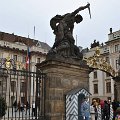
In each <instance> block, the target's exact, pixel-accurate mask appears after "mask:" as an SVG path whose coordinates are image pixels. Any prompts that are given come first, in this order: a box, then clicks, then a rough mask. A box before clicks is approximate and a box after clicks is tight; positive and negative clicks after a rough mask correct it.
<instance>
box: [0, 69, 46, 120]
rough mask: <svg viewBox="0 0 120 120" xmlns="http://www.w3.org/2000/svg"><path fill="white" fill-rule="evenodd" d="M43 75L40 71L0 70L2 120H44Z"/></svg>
mask: <svg viewBox="0 0 120 120" xmlns="http://www.w3.org/2000/svg"><path fill="white" fill-rule="evenodd" d="M44 80H45V74H44V73H41V72H40V70H37V71H36V72H30V71H25V70H16V69H6V68H0V97H3V98H4V99H5V100H6V104H7V109H6V114H5V115H4V116H3V118H2V119H3V120H9V119H10V120H21V119H27V120H31V119H39V118H41V117H42V118H44V84H45V81H44Z"/></svg>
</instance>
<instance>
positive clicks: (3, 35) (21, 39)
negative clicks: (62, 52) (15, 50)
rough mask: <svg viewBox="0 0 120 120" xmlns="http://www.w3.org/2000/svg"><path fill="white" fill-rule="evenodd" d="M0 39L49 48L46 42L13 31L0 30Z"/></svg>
mask: <svg viewBox="0 0 120 120" xmlns="http://www.w3.org/2000/svg"><path fill="white" fill-rule="evenodd" d="M0 40H3V41H7V42H13V43H15V42H20V43H24V44H25V45H29V46H30V47H32V46H41V48H43V49H47V50H50V48H51V47H50V46H49V45H48V44H47V43H44V42H41V41H38V40H34V39H31V38H26V37H22V36H18V35H14V33H12V34H9V33H5V32H0Z"/></svg>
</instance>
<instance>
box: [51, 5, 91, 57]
mask: <svg viewBox="0 0 120 120" xmlns="http://www.w3.org/2000/svg"><path fill="white" fill-rule="evenodd" d="M86 8H88V10H89V13H90V4H89V3H88V4H87V5H85V6H81V7H79V8H78V9H76V10H75V11H74V12H72V13H67V14H65V15H56V16H54V17H53V18H52V19H51V20H50V26H51V28H52V30H53V33H54V34H55V43H54V45H53V47H52V49H51V50H52V51H55V52H56V54H60V55H62V56H65V57H77V58H79V59H82V58H83V55H82V53H80V52H79V48H78V47H77V46H76V45H74V43H75V40H74V37H73V29H74V23H75V22H76V23H77V24H78V23H80V22H81V21H82V20H83V17H82V16H81V15H80V14H78V13H79V11H82V10H84V9H86ZM90 17H91V16H90Z"/></svg>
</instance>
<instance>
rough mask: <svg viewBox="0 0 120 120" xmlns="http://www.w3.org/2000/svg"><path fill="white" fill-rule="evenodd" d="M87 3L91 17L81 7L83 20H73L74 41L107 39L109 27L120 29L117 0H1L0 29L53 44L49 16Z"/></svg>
mask: <svg viewBox="0 0 120 120" xmlns="http://www.w3.org/2000/svg"><path fill="white" fill-rule="evenodd" d="M87 2H89V3H90V7H91V15H92V19H90V16H89V13H88V9H86V10H84V11H81V12H80V14H81V15H82V16H83V21H82V22H81V23H80V24H75V27H74V34H73V36H74V38H75V39H76V35H77V45H78V46H82V47H83V48H85V47H89V46H90V44H91V43H92V42H93V41H94V40H95V39H96V40H97V41H100V43H102V42H106V41H107V40H108V34H109V29H110V28H111V27H112V28H113V31H118V30H120V0H0V31H2V32H6V33H14V34H15V35H18V36H23V37H28V34H29V37H30V38H34V26H35V39H37V40H40V41H42V42H46V43H48V44H49V45H50V46H52V45H53V43H54V40H55V36H54V34H53V31H52V29H51V27H50V19H51V18H52V17H53V16H55V15H56V14H60V15H63V14H66V13H70V12H73V11H74V10H75V9H77V8H78V7H80V6H84V5H86V4H87Z"/></svg>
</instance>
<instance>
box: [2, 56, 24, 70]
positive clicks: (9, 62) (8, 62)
mask: <svg viewBox="0 0 120 120" xmlns="http://www.w3.org/2000/svg"><path fill="white" fill-rule="evenodd" d="M25 66H26V65H25V63H22V62H20V61H15V60H13V59H11V58H10V56H8V57H6V58H1V59H0V67H3V68H6V69H7V70H8V69H11V68H16V69H17V70H23V69H25Z"/></svg>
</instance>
